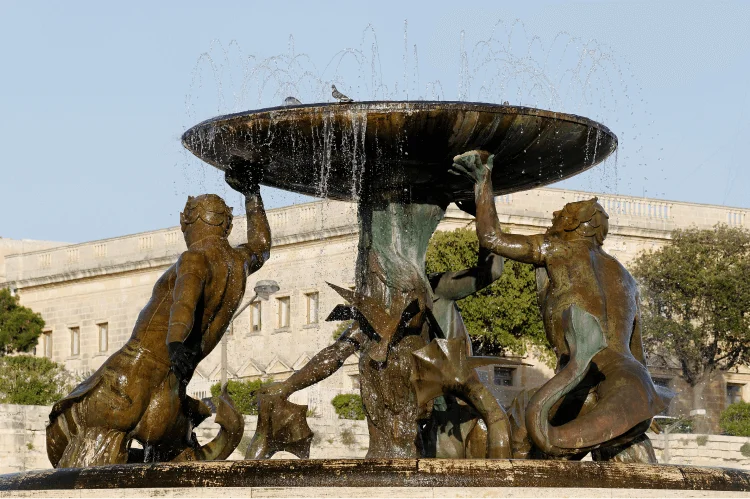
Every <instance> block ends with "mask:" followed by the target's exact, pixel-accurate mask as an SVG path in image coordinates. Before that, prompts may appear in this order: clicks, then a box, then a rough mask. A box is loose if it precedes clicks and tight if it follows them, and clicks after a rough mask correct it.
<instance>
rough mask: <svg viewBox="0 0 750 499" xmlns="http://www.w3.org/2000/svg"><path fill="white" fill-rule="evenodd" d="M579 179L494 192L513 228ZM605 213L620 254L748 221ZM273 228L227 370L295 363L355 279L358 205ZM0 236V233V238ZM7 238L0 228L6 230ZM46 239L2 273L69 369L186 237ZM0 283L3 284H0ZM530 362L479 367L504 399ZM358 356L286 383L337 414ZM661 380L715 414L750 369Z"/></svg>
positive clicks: (288, 219) (269, 374)
mask: <svg viewBox="0 0 750 499" xmlns="http://www.w3.org/2000/svg"><path fill="white" fill-rule="evenodd" d="M592 196H593V194H591V193H588V192H581V191H570V190H560V189H549V188H541V189H535V190H532V191H526V192H521V193H516V194H510V195H505V196H499V197H498V198H496V204H497V208H498V213H499V216H500V221H501V222H502V223H503V225H504V226H505V227H507V228H508V229H509V230H510V231H511V232H514V233H520V234H532V233H538V232H541V231H543V230H545V229H546V227H547V226H549V224H550V220H551V216H552V212H553V211H554V210H557V209H559V208H560V207H562V205H563V204H564V203H567V202H571V201H578V200H582V199H588V198H590V197H592ZM599 201H600V203H601V204H602V205H603V206H604V207H605V209H606V210H607V211H608V213H609V215H610V231H609V236H608V238H607V240H606V241H605V249H606V251H607V252H609V253H610V254H611V255H613V256H615V257H616V258H618V259H619V260H620V261H621V262H622V263H623V264H625V265H626V266H627V265H628V263H629V262H630V261H632V260H633V259H634V258H635V257H636V256H637V255H638V254H639V253H640V252H641V251H643V250H650V249H655V248H657V247H659V246H660V245H662V244H664V242H665V241H667V240H668V239H669V237H670V233H671V231H672V230H674V229H676V228H685V227H689V226H693V225H694V226H697V227H700V228H709V227H712V226H713V225H715V224H716V223H727V224H730V225H740V226H745V227H748V226H750V216H749V215H750V210H746V209H737V208H727V207H722V206H710V205H698V204H690V203H680V202H671V201H662V200H655V199H647V198H633V197H626V196H616V195H599ZM268 218H269V222H270V225H271V230H272V234H273V248H272V253H271V259H270V260H269V261H268V262H267V263H266V264H265V266H264V267H263V268H262V269H261V270H260V271H259V272H257V273H256V274H254V275H252V276H251V278H250V280H249V281H248V289H247V292H246V298H245V299H246V300H249V299H250V298H251V297H252V295H253V293H252V289H253V287H254V285H255V283H256V282H257V281H259V280H262V279H273V280H275V281H277V282H278V283H279V286H280V290H279V291H278V292H277V293H275V294H274V295H272V296H270V298H269V299H268V300H267V301H264V300H256V301H255V302H253V304H251V305H250V306H249V307H248V308H247V309H246V310H245V311H244V312H243V313H242V314H241V315H240V316H239V317H238V318H237V320H235V322H234V324H233V326H232V328H231V329H230V331H229V332H228V334H227V336H226V338H227V349H226V351H227V364H226V369H227V375H228V377H229V378H243V379H258V378H261V379H269V378H273V379H275V380H280V379H284V378H286V377H288V376H289V375H290V374H291V373H292V372H294V371H295V370H297V369H299V368H301V367H302V366H303V365H304V364H305V363H306V362H307V361H308V360H309V359H310V358H311V357H312V356H313V355H314V354H315V353H316V352H318V351H319V350H320V349H321V348H323V347H325V346H327V345H328V344H330V343H331V341H332V334H333V333H334V331H335V330H336V328H337V326H338V324H337V323H330V322H325V318H326V316H327V314H328V313H329V312H330V310H332V309H333V307H334V306H335V305H336V304H338V303H340V297H339V296H338V295H337V294H336V293H335V292H334V291H333V290H332V289H331V288H330V287H329V286H327V284H326V282H331V283H335V284H339V285H342V286H345V287H348V286H353V285H354V265H355V257H356V246H357V220H356V219H357V213H356V205H354V204H352V203H345V202H338V201H316V202H312V203H307V204H300V205H294V206H289V207H285V208H278V209H273V210H269V212H268ZM472 225H473V219H472V217H471V216H469V215H468V214H466V213H464V212H462V211H460V210H459V209H457V208H456V207H455V206H453V205H451V207H450V208H449V209H448V211H447V213H446V216H445V218H444V220H443V221H442V222H441V224H440V226H439V227H438V230H453V229H455V228H459V227H471V226H472ZM245 231H246V221H245V217H244V216H237V217H235V221H234V229H233V231H232V234H231V236H230V240H231V242H232V243H233V244H239V243H240V242H242V241H244V238H245ZM0 241H3V240H2V239H0ZM6 241H7V240H6ZM51 246H55V244H54V243H49V244H48V245H42V246H39V247H21V248H20V249H19V251H18V252H17V254H13V255H9V254H7V255H5V256H4V269H3V268H1V267H3V261H2V260H0V275H3V274H5V279H6V280H7V283H5V284H4V285H6V286H9V287H11V288H12V289H13V290H14V292H17V293H18V294H19V295H20V297H21V303H22V304H24V305H25V306H28V307H30V308H32V309H34V310H35V311H37V312H40V313H41V314H42V316H43V317H44V320H45V322H46V324H47V325H46V329H45V332H44V335H43V336H42V338H41V339H40V342H39V345H38V347H37V349H36V355H39V356H47V357H50V358H52V359H53V360H55V361H58V362H62V363H64V364H65V365H66V367H67V368H68V369H70V370H72V371H76V372H78V373H80V374H85V373H88V372H92V371H94V370H96V369H97V368H98V367H99V366H100V365H101V364H102V363H103V362H104V360H105V359H106V358H107V357H108V356H109V355H111V354H112V353H114V352H115V351H116V350H117V349H118V348H120V347H121V346H122V345H123V344H124V342H125V341H126V340H127V339H128V338H129V336H130V334H131V330H132V328H133V325H134V324H135V321H136V318H137V316H138V313H139V312H140V310H141V308H142V307H143V306H144V304H145V303H146V301H147V300H148V298H149V297H150V294H151V290H152V287H153V285H154V283H155V282H156V280H157V278H158V277H159V276H160V275H161V274H162V273H163V272H164V271H165V270H166V269H167V268H168V267H169V266H170V265H172V264H173V263H174V262H175V261H176V260H177V257H178V256H179V255H180V253H181V252H182V251H184V250H185V249H186V248H185V242H184V240H183V238H182V234H181V232H180V229H179V227H171V228H166V229H162V230H156V231H151V232H145V233H140V234H133V235H127V236H122V237H117V238H111V239H104V240H99V241H91V242H86V243H81V244H71V245H64V246H58V247H51ZM0 285H3V284H0ZM530 360H531V363H533V364H534V365H533V366H530V367H519V368H516V369H512V368H510V367H502V366H500V367H497V368H495V367H489V368H484V371H482V372H481V373H480V376H482V378H483V380H484V381H486V382H487V383H488V384H489V385H490V386H492V389H493V391H494V392H495V394H496V395H497V396H498V398H499V399H500V400H501V401H502V402H503V403H508V402H509V401H510V400H511V399H512V397H513V395H514V394H515V393H517V391H518V390H520V389H521V388H522V387H523V388H529V387H533V386H538V385H540V384H541V383H543V382H544V381H545V380H546V379H547V378H549V376H551V375H552V371H551V370H550V369H549V368H548V367H546V366H545V365H543V364H541V363H539V362H534V361H533V359H530ZM220 361H221V349H220V348H217V349H216V350H215V351H214V352H213V353H212V354H211V355H210V356H209V357H208V358H207V359H205V360H204V362H203V363H201V365H200V366H199V367H198V370H197V372H196V375H195V377H194V378H193V381H192V382H191V384H190V386H189V387H188V390H189V392H190V393H191V394H193V395H194V396H198V397H205V396H209V395H210V386H211V385H212V384H213V383H216V382H218V381H219V379H220V378H221V371H222V367H221V362H220ZM356 362H357V361H356V358H355V357H352V358H350V359H349V361H348V362H347V364H345V366H344V367H343V368H342V369H341V370H340V371H339V372H338V373H336V375H334V376H332V377H331V378H329V379H328V380H326V381H325V382H323V383H321V384H319V385H316V386H314V387H310V388H308V389H307V390H305V391H303V392H300V393H298V394H295V396H294V397H293V399H292V400H294V401H295V402H299V403H306V404H308V405H310V406H311V407H312V408H314V410H315V412H316V414H317V415H319V416H320V417H324V418H334V417H335V414H334V413H333V408H332V406H331V404H330V400H331V399H332V398H333V396H335V395H336V394H338V393H342V392H356V391H358V388H359V380H358V374H357V365H356ZM657 376H658V377H659V378H658V382H660V383H662V384H668V385H670V386H672V387H673V388H676V389H678V391H680V392H681V395H680V397H679V401H678V402H677V403H675V404H673V405H674V406H675V407H676V408H677V409H675V410H678V411H688V410H691V409H694V408H696V404H701V403H703V404H708V407H705V408H706V409H707V410H709V412H711V413H712V414H718V411H720V410H721V409H723V408H724V406H725V405H726V403H727V400H728V397H730V398H731V397H734V398H735V399H738V400H739V399H743V400H750V385H749V384H748V383H749V382H750V374H748V373H747V372H746V371H745V370H739V371H738V372H732V373H725V374H724V375H720V376H718V377H717V379H716V381H715V382H714V384H713V385H712V387H711V389H710V390H708V391H707V392H706V393H704V394H703V395H702V396H701V397H700V399H699V400H698V401H694V400H693V399H694V397H693V394H692V393H688V391H689V390H687V388H686V387H685V386H684V384H681V382H680V380H679V378H677V376H676V375H675V373H667V372H661V373H655V374H654V377H655V378H656V377H657Z"/></svg>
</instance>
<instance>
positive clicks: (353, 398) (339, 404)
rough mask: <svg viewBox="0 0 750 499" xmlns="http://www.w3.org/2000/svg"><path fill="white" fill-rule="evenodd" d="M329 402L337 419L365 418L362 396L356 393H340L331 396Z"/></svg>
mask: <svg viewBox="0 0 750 499" xmlns="http://www.w3.org/2000/svg"><path fill="white" fill-rule="evenodd" d="M331 404H332V405H333V407H334V409H335V410H336V414H338V415H339V419H365V406H364V405H363V404H362V397H360V396H359V395H356V394H351V393H347V394H340V395H336V396H335V397H333V400H331Z"/></svg>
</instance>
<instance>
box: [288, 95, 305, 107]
mask: <svg viewBox="0 0 750 499" xmlns="http://www.w3.org/2000/svg"><path fill="white" fill-rule="evenodd" d="M298 104H302V102H300V100H299V99H298V98H296V97H291V96H289V97H287V98H286V99H284V105H285V106H296V105H298Z"/></svg>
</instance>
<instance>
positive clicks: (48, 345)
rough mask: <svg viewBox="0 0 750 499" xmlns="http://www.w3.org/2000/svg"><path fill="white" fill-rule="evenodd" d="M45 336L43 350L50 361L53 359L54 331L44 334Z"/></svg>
mask: <svg viewBox="0 0 750 499" xmlns="http://www.w3.org/2000/svg"><path fill="white" fill-rule="evenodd" d="M42 334H43V335H44V336H43V344H42V346H43V348H44V356H45V357H47V358H48V359H51V358H52V331H45V332H44V333H42Z"/></svg>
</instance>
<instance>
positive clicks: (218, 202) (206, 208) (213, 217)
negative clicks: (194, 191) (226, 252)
mask: <svg viewBox="0 0 750 499" xmlns="http://www.w3.org/2000/svg"><path fill="white" fill-rule="evenodd" d="M198 219H201V220H203V222H204V223H206V224H208V225H213V226H222V227H223V228H224V233H225V234H227V233H229V230H230V228H231V227H232V208H230V207H229V206H227V204H226V203H225V202H224V200H223V199H221V197H219V196H217V195H216V194H203V195H200V196H196V197H193V196H188V199H187V203H185V209H184V210H183V211H182V213H180V223H181V224H182V225H190V224H192V223H195V222H196V221H197V220H198Z"/></svg>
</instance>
